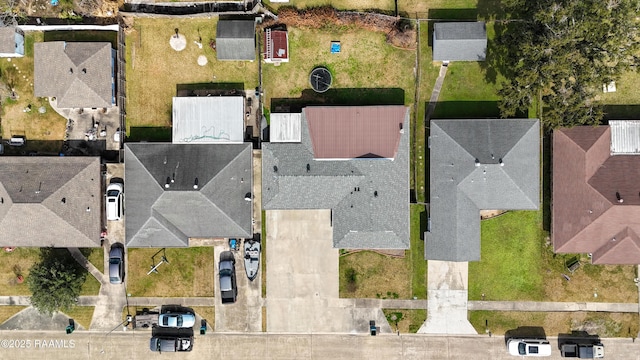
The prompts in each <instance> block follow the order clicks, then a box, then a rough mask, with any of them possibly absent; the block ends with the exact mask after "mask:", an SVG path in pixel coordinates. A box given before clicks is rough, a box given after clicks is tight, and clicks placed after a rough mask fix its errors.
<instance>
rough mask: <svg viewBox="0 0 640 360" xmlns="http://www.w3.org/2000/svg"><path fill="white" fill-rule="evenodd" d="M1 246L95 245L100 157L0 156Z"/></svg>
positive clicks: (98, 221) (97, 240) (99, 211)
mask: <svg viewBox="0 0 640 360" xmlns="http://www.w3.org/2000/svg"><path fill="white" fill-rule="evenodd" d="M0 168H2V171H0V246H2V247H14V246H22V247H47V246H54V247H99V246H100V245H101V244H100V233H101V230H102V226H101V219H102V215H101V214H102V198H103V196H102V195H103V193H102V184H101V179H102V175H101V173H100V158H98V157H39V156H3V157H0Z"/></svg>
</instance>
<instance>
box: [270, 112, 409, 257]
mask: <svg viewBox="0 0 640 360" xmlns="http://www.w3.org/2000/svg"><path fill="white" fill-rule="evenodd" d="M390 107H391V108H393V109H392V110H393V111H391V113H392V114H393V115H394V116H395V117H394V118H393V122H395V123H396V124H397V122H402V123H403V126H404V128H405V129H408V126H409V111H408V109H407V108H406V107H404V106H390ZM330 108H331V107H329V109H324V107H322V109H315V108H309V107H307V108H305V109H303V112H302V118H301V142H300V143H263V153H262V168H263V171H262V204H263V208H264V209H265V210H276V209H281V210H284V209H331V210H332V225H333V245H334V247H336V248H357V249H408V248H409V131H408V130H407V131H404V132H403V133H400V128H399V127H398V126H396V127H395V128H394V132H397V133H398V134H400V135H399V141H398V143H397V145H396V146H397V148H396V149H394V151H393V154H394V156H393V158H391V159H389V158H364V159H363V158H360V159H358V158H349V159H347V158H342V159H340V160H336V159H333V160H329V159H321V158H317V157H316V156H314V150H313V144H312V140H311V134H310V126H309V119H308V118H307V115H308V114H314V115H322V114H329V116H328V117H327V121H331V119H332V116H331V111H332V110H330ZM367 108H368V107H365V106H358V107H345V109H344V111H345V112H344V113H346V114H351V113H354V111H361V112H363V113H368V112H369V111H370V110H371V109H367ZM375 108H377V107H375ZM343 120H344V121H345V122H347V123H349V122H351V121H352V120H353V121H355V123H358V122H359V121H360V120H358V119H357V118H353V119H352V118H348V117H345V118H343ZM318 121H321V120H318ZM329 130H333V135H337V132H338V131H341V130H342V127H339V126H337V127H336V126H334V127H331V128H328V129H327V131H329ZM325 135H326V136H331V133H329V132H326V133H325Z"/></svg>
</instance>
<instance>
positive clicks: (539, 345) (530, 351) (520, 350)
mask: <svg viewBox="0 0 640 360" xmlns="http://www.w3.org/2000/svg"><path fill="white" fill-rule="evenodd" d="M507 349H508V350H509V354H511V355H516V356H518V355H520V356H551V344H549V342H548V341H547V340H538V339H509V341H508V342H507Z"/></svg>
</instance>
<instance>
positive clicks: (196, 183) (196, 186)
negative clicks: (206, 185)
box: [193, 178, 198, 190]
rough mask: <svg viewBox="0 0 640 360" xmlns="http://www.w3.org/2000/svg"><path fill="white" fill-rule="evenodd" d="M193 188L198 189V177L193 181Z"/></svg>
mask: <svg viewBox="0 0 640 360" xmlns="http://www.w3.org/2000/svg"><path fill="white" fill-rule="evenodd" d="M193 190H198V178H196V179H195V180H194V181H193Z"/></svg>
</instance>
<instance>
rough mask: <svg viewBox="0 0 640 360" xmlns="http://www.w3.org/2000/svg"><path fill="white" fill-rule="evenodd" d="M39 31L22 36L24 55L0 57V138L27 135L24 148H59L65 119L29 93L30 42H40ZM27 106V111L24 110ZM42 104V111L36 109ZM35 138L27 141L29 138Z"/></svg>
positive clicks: (31, 46) (30, 83) (40, 34)
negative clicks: (0, 102)
mask: <svg viewBox="0 0 640 360" xmlns="http://www.w3.org/2000/svg"><path fill="white" fill-rule="evenodd" d="M42 40H43V34H42V33H41V32H27V33H26V35H25V56H24V57H22V58H2V59H0V75H1V77H0V81H1V84H5V85H6V87H4V86H1V87H0V97H1V99H2V113H1V114H0V115H1V119H2V138H3V139H7V138H10V137H11V136H12V135H23V136H25V137H26V138H27V148H22V149H20V150H21V151H28V150H31V149H35V147H34V145H36V144H37V150H43V151H59V150H60V148H61V146H62V139H63V138H64V133H65V129H66V119H65V118H63V117H62V116H60V115H58V113H56V112H55V111H53V109H52V108H51V107H50V106H49V101H48V99H46V98H39V97H35V96H34V95H33V44H34V42H41V41H42ZM12 88H13V89H14V90H15V93H16V95H17V99H16V100H12V99H11V98H9V96H10V94H11V89H12ZM29 106H30V109H31V111H28V112H26V111H24V110H25V109H27V108H28V107H29ZM41 107H44V109H45V113H43V114H41V113H40V111H39V109H40V108H41ZM31 140H34V141H37V143H36V142H33V144H32V143H31V142H32V141H31Z"/></svg>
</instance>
